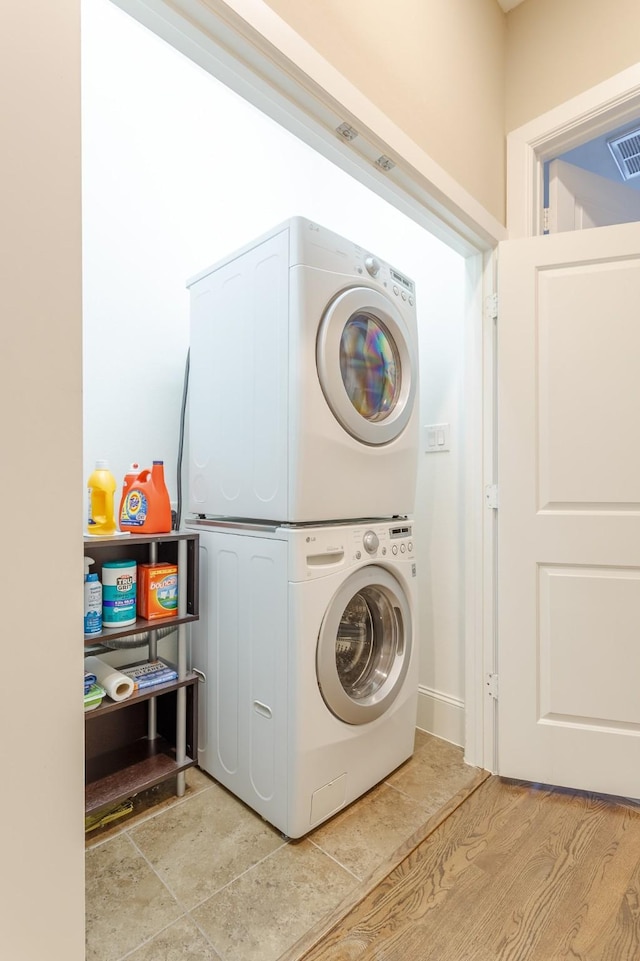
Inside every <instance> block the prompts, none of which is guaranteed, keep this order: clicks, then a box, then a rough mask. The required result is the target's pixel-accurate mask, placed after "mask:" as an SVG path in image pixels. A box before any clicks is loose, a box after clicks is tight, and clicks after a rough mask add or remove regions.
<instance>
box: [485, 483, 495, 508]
mask: <svg viewBox="0 0 640 961" xmlns="http://www.w3.org/2000/svg"><path fill="white" fill-rule="evenodd" d="M484 500H485V503H486V505H487V507H491V508H492V509H493V510H495V511H497V510H498V485H497V484H487V486H486V487H485V489H484Z"/></svg>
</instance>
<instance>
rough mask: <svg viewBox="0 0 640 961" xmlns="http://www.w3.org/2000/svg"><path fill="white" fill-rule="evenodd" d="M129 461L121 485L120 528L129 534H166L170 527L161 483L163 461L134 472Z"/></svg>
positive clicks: (165, 492)
mask: <svg viewBox="0 0 640 961" xmlns="http://www.w3.org/2000/svg"><path fill="white" fill-rule="evenodd" d="M137 466H138V465H137V464H132V465H131V468H130V469H129V471H128V472H127V474H126V475H125V478H124V483H123V485H122V497H121V499H120V518H119V519H120V530H121V531H130V532H131V533H132V534H166V533H168V532H169V531H170V530H171V502H170V500H169V491H168V490H167V486H166V484H165V482H164V461H161V460H154V462H153V467H152V468H151V470H148V469H146V470H142V471H140V472H139V473H136V468H137Z"/></svg>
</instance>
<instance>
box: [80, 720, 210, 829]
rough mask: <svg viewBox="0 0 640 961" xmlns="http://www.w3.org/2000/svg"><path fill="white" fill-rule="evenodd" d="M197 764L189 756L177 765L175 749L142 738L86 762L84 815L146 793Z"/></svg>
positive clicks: (159, 739)
mask: <svg viewBox="0 0 640 961" xmlns="http://www.w3.org/2000/svg"><path fill="white" fill-rule="evenodd" d="M195 763H196V761H195V759H194V758H191V757H187V759H186V761H185V763H184V764H178V763H177V762H176V759H175V748H174V747H173V746H172V745H171V744H170V743H169V742H168V741H166V740H165V738H163V737H156V738H154V739H153V741H149V740H148V739H147V738H146V737H144V738H140V739H139V740H138V741H134V742H133V743H132V744H130V745H128V746H127V747H126V748H122V749H120V750H118V751H111V752H109V753H108V754H102V755H99V756H98V757H95V758H92V759H91V760H87V762H86V767H87V773H86V778H87V784H86V788H85V813H86V814H92V813H93V812H94V811H99V810H100V809H101V808H103V807H106V806H107V805H110V804H117V803H118V802H119V801H123V800H125V798H129V797H132V796H133V795H135V794H139V793H140V791H146V790H147V789H148V788H151V787H154V786H155V785H156V784H160V783H161V782H162V781H166V779H167V778H169V777H171V776H172V775H176V774H179V773H180V771H186V770H187V768H190V767H193V766H194V765H195Z"/></svg>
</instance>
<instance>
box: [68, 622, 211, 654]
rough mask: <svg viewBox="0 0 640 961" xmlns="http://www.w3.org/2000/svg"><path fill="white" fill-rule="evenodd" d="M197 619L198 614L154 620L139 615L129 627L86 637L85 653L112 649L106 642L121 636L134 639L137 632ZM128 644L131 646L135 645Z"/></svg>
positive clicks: (113, 628) (142, 643)
mask: <svg viewBox="0 0 640 961" xmlns="http://www.w3.org/2000/svg"><path fill="white" fill-rule="evenodd" d="M197 620H198V615H197V614H185V615H184V617H178V616H177V615H174V616H173V617H156V618H155V619H154V620H152V621H147V620H145V618H144V617H138V618H136V622H135V624H130V625H129V626H128V627H118V628H116V627H110V628H106V629H105V630H103V631H101V632H100V633H99V634H92V635H91V637H85V639H84V649H85V654H93V653H94V648H95V653H97V652H98V650H100V651H107V650H112V648H109V644H108V643H106V642H108V641H110V640H112V641H114V640H117V639H118V638H119V637H120V638H122V637H130V638H131V639H132V640H133V638H134V636H135V635H136V634H146V633H147V632H148V631H161V630H164V629H166V628H168V629H171V628H174V627H177V626H178V625H179V624H191V623H193V621H197ZM147 643H148V641H145V640H144V639H142V640H141V641H140V645H139V646H140V647H146V645H147ZM127 646H129V647H131V646H133V645H127Z"/></svg>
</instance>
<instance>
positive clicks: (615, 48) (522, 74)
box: [506, 0, 640, 131]
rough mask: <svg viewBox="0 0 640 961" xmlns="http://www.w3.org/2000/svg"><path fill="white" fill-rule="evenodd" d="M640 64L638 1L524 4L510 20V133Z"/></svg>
mask: <svg viewBox="0 0 640 961" xmlns="http://www.w3.org/2000/svg"><path fill="white" fill-rule="evenodd" d="M638 61H640V3H638V0H609V2H607V3H603V0H561V2H559V0H525V2H524V3H523V4H521V5H520V6H519V7H516V8H515V10H512V11H511V12H510V13H509V15H508V17H507V71H506V90H507V94H506V129H507V131H510V130H514V129H515V128H516V127H520V126H521V125H522V124H524V123H527V122H528V121H529V120H533V119H534V118H535V117H538V116H540V114H543V113H546V112H547V111H548V110H551V108H552V107H556V106H557V105H558V104H561V103H564V102H565V100H569V99H570V98H571V97H575V96H576V95H577V94H579V93H582V92H583V91H584V90H588V89H589V88H590V87H593V86H595V84H597V83H601V82H602V81H603V80H606V79H608V78H609V77H612V76H613V75H614V74H616V73H619V72H620V71H621V70H624V69H625V68H627V67H630V66H632V65H633V64H635V63H637V62H638Z"/></svg>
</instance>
